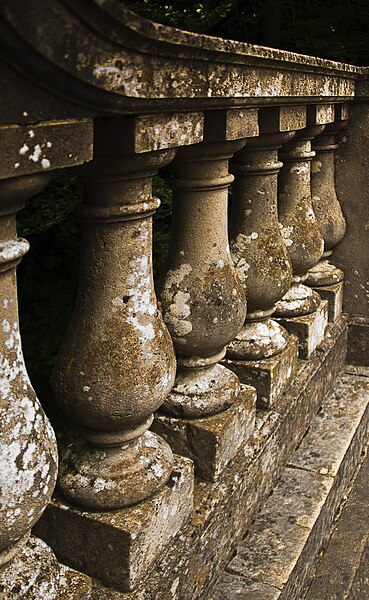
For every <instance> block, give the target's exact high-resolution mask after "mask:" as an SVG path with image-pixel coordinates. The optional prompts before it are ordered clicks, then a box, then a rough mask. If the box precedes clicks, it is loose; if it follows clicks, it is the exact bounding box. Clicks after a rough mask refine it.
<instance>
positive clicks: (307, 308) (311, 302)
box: [274, 276, 320, 318]
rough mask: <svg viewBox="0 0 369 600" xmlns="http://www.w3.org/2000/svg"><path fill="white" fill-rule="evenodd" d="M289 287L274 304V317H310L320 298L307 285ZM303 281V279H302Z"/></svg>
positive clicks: (300, 284)
mask: <svg viewBox="0 0 369 600" xmlns="http://www.w3.org/2000/svg"><path fill="white" fill-rule="evenodd" d="M298 279H299V278H298V277H297V276H296V277H294V280H295V281H296V283H294V284H293V285H291V287H290V289H289V290H288V292H287V293H286V294H285V295H284V296H283V298H282V299H281V300H279V301H278V302H277V303H276V304H275V311H274V317H281V318H291V317H301V316H303V315H310V314H311V313H313V312H314V311H316V310H317V308H318V307H319V306H320V296H319V294H318V293H317V292H315V291H314V290H312V289H311V288H310V287H308V286H307V285H303V284H302V283H298V282H297V280H298ZM302 279H304V277H303V278H302Z"/></svg>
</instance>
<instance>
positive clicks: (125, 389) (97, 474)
mask: <svg viewBox="0 0 369 600" xmlns="http://www.w3.org/2000/svg"><path fill="white" fill-rule="evenodd" d="M174 153H175V151H174V150H165V151H158V152H146V153H144V154H140V155H116V156H102V157H97V158H96V159H95V160H94V161H92V162H91V163H90V164H89V165H87V166H86V167H84V168H83V174H84V183H85V196H86V199H85V203H84V204H82V205H81V207H80V209H79V215H80V217H81V220H82V223H83V230H82V249H81V272H80V284H79V291H78V297H77V302H76V306H75V311H74V315H73V318H72V320H71V323H70V327H69V330H68V332H67V335H66V337H65V340H64V342H63V344H62V347H61V349H60V353H59V357H58V360H57V363H56V365H55V369H54V375H53V386H54V390H55V395H56V398H57V401H58V403H59V404H60V406H61V407H62V408H63V409H64V410H65V412H66V413H67V414H68V415H69V416H70V417H71V418H72V419H73V420H74V421H75V423H77V424H78V425H79V430H80V433H81V436H82V438H83V439H82V440H81V441H77V442H76V443H74V444H72V446H70V447H69V448H68V449H67V451H66V453H65V454H64V456H63V457H62V461H61V465H60V478H59V486H60V488H61V490H62V492H63V494H64V496H65V497H66V498H68V499H69V500H71V501H72V502H74V503H75V504H77V505H81V506H85V507H88V508H90V509H95V510H101V509H102V510H104V509H105V510H106V509H113V508H120V507H124V506H129V505H132V504H136V503H137V502H140V501H142V500H144V499H146V498H148V497H149V496H151V495H152V494H154V493H155V492H157V491H158V490H159V489H160V488H161V487H162V486H163V485H164V484H165V483H166V481H167V480H168V477H169V475H170V473H171V469H172V460H173V458H172V453H171V450H170V448H169V446H168V445H167V443H166V442H164V440H162V439H161V438H160V437H158V436H156V435H155V434H153V433H151V432H148V431H147V430H148V428H149V426H150V424H151V422H152V419H153V412H154V411H155V410H156V409H157V408H158V407H159V406H160V405H161V404H162V403H163V401H164V400H165V398H166V396H167V395H168V393H169V391H170V389H171V387H172V385H173V381H174V376H175V356H174V351H173V346H172V342H171V339H170V336H169V334H168V332H167V329H166V327H165V325H164V322H163V319H162V317H161V314H160V312H159V311H158V309H157V304H156V297H155V292H154V287H153V278H152V258H151V256H152V238H151V227H152V214H153V212H154V211H155V210H156V209H157V208H158V206H159V204H160V201H159V200H158V199H156V198H152V196H151V192H152V186H151V181H152V176H153V175H154V174H155V173H156V172H157V169H158V168H159V167H160V166H163V165H165V164H167V163H168V162H169V161H170V160H171V159H172V158H173V156H174Z"/></svg>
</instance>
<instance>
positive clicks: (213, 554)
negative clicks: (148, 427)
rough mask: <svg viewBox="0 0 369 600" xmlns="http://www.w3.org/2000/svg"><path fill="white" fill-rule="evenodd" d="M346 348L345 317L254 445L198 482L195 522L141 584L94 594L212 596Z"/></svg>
mask: <svg viewBox="0 0 369 600" xmlns="http://www.w3.org/2000/svg"><path fill="white" fill-rule="evenodd" d="M346 349H347V323H346V318H344V317H342V318H341V319H339V320H338V321H337V322H336V323H335V324H332V325H329V326H328V329H327V334H326V336H325V339H324V341H323V343H322V344H321V346H320V348H319V349H318V350H317V351H316V352H315V353H314V354H313V356H312V357H311V358H310V359H309V360H307V361H301V362H300V366H299V370H298V373H297V375H296V378H295V380H294V381H293V382H292V383H291V385H290V387H289V389H288V391H287V393H286V394H285V395H284V396H283V399H282V400H283V401H282V400H281V404H280V406H279V412H277V411H275V410H259V411H258V413H257V419H256V429H255V434H254V436H253V440H252V443H251V444H248V445H247V446H246V447H245V448H243V449H241V450H240V451H239V453H238V455H237V456H236V457H235V458H234V460H233V461H231V462H230V463H229V464H228V466H227V468H226V469H224V471H223V472H222V474H221V477H220V478H219V479H218V481H217V482H215V483H214V484H210V483H205V482H203V483H197V484H196V485H195V496H194V511H193V513H192V515H191V518H190V520H189V521H188V523H187V524H186V525H185V526H184V527H183V528H182V529H181V531H180V532H179V534H178V535H177V536H176V537H175V538H174V539H173V540H172V543H171V545H170V546H167V547H166V548H164V549H163V551H162V552H161V554H160V557H159V558H158V560H157V562H156V564H155V566H154V567H153V568H152V569H151V570H148V571H147V574H146V576H144V578H143V579H142V581H141V584H140V586H139V587H138V588H137V590H136V591H135V592H133V593H131V594H118V593H117V592H114V591H113V590H107V589H104V588H103V587H101V586H100V585H99V584H98V583H96V584H95V587H94V589H93V591H92V592H91V593H90V596H89V600H90V599H91V600H105V599H106V600H110V599H113V598H114V600H115V599H116V598H122V599H124V600H152V598H155V600H168V599H169V598H172V599H173V600H175V599H177V600H180V599H182V598H191V600H204V599H205V598H207V594H208V593H209V590H210V588H211V586H212V585H213V583H214V581H215V580H216V579H217V577H218V576H219V571H220V569H222V568H224V567H225V565H226V564H227V562H228V560H229V557H230V554H231V553H232V550H233V548H234V547H235V545H236V544H237V542H238V541H240V540H241V539H242V538H243V536H244V533H245V531H246V530H247V528H248V527H249V526H250V523H251V522H252V520H253V518H254V516H255V514H256V512H257V510H258V507H259V506H260V504H261V502H263V501H264V499H265V498H266V497H267V496H268V495H269V493H270V492H271V490H272V488H273V486H274V485H275V483H276V481H277V479H278V478H279V477H280V474H281V472H282V469H283V467H284V466H285V464H286V462H287V461H288V460H289V458H290V456H291V454H292V452H293V451H294V450H295V448H296V446H297V445H298V444H299V442H300V440H301V438H302V437H303V435H304V434H305V432H306V430H307V428H308V427H309V425H310V423H311V421H312V419H313V417H314V416H315V415H316V413H317V411H318V409H319V407H320V406H321V404H322V399H323V398H324V397H325V395H326V394H328V393H330V391H331V390H332V388H333V385H334V382H335V379H336V377H337V376H338V374H339V373H341V372H342V370H343V368H344V361H345V355H346ZM117 594H118V595H117ZM227 600H228V599H227ZM268 600H269V599H268Z"/></svg>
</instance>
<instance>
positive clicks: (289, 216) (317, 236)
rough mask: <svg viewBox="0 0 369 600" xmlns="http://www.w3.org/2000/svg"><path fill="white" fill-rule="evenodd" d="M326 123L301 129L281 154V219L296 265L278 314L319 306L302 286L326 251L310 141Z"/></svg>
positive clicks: (289, 314) (292, 314) (310, 310)
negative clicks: (317, 210) (313, 186)
mask: <svg viewBox="0 0 369 600" xmlns="http://www.w3.org/2000/svg"><path fill="white" fill-rule="evenodd" d="M323 129H324V125H311V126H309V127H306V128H305V129H303V130H301V131H298V132H297V133H296V136H295V138H294V139H293V140H292V141H290V142H288V143H287V144H285V145H284V146H283V149H282V152H281V153H280V157H281V160H282V161H283V165H284V166H283V168H282V169H281V171H280V174H279V220H280V223H281V226H282V235H283V238H284V241H285V244H286V246H287V248H288V251H289V254H290V258H291V261H292V268H293V285H292V286H291V288H290V289H289V291H288V292H287V294H285V296H284V297H283V298H282V299H281V300H280V301H279V302H277V304H276V311H275V313H274V314H275V316H277V317H296V316H302V315H307V314H311V313H313V312H314V311H315V310H316V309H317V308H318V307H319V305H320V297H319V295H318V294H317V293H316V292H315V291H314V290H312V289H311V288H309V287H307V286H306V285H303V284H302V282H303V281H304V280H305V279H306V277H307V272H308V270H309V269H311V268H312V267H313V266H315V265H316V264H317V263H318V262H319V260H320V258H321V256H322V254H323V250H324V241H323V237H322V234H321V231H320V229H319V224H318V221H317V219H316V217H315V213H314V211H313V207H312V199H311V184H310V162H311V160H312V159H313V157H314V156H315V152H314V151H312V150H311V140H312V139H313V138H314V137H315V136H316V135H318V134H319V133H321V132H322V131H323Z"/></svg>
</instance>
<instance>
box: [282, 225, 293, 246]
mask: <svg viewBox="0 0 369 600" xmlns="http://www.w3.org/2000/svg"><path fill="white" fill-rule="evenodd" d="M292 234H293V226H292V225H287V227H282V237H283V240H284V243H285V244H286V246H287V247H289V246H292V244H293V240H292V239H291V235H292Z"/></svg>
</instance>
